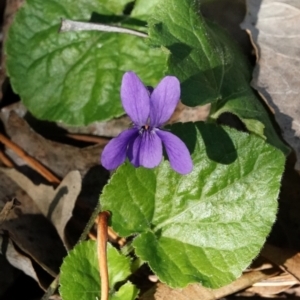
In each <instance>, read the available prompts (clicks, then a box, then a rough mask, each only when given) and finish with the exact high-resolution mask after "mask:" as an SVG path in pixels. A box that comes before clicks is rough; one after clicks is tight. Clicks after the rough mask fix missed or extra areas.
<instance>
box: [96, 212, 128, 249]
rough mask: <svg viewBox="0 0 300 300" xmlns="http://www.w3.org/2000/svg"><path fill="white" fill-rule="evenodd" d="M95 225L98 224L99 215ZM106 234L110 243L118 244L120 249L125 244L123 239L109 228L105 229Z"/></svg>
mask: <svg viewBox="0 0 300 300" xmlns="http://www.w3.org/2000/svg"><path fill="white" fill-rule="evenodd" d="M95 223H96V224H98V223H99V215H98V216H97V218H96V219H95ZM107 234H108V239H109V240H110V241H111V242H113V243H116V244H118V245H119V246H120V247H123V246H124V245H125V244H126V242H127V241H126V239H125V238H123V237H120V236H118V234H117V233H116V232H115V231H114V230H113V229H112V228H111V227H109V226H108V227H107Z"/></svg>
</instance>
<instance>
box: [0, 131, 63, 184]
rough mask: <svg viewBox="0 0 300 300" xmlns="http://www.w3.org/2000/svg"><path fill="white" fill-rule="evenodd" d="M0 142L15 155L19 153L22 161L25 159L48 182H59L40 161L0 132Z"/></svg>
mask: <svg viewBox="0 0 300 300" xmlns="http://www.w3.org/2000/svg"><path fill="white" fill-rule="evenodd" d="M0 142H2V143H3V144H4V145H5V146H6V147H8V148H10V149H11V150H12V151H14V152H15V153H16V154H17V155H19V156H20V157H21V158H22V159H23V160H24V161H26V162H27V163H28V164H29V165H30V166H31V167H32V168H33V169H34V170H36V171H37V172H38V173H40V174H41V175H42V176H43V177H45V178H46V179H47V180H48V181H49V182H51V183H56V184H59V183H60V180H59V179H58V178H57V177H56V176H54V175H53V174H52V173H51V172H50V171H49V170H48V169H46V168H45V167H44V166H43V165H42V164H41V163H39V162H38V161H37V160H35V159H34V158H32V157H31V156H29V155H28V154H27V153H26V152H25V151H24V150H23V149H22V148H20V147H19V146H18V145H16V144H15V143H13V142H12V141H11V140H10V139H8V138H7V137H6V136H5V135H3V134H2V133H0Z"/></svg>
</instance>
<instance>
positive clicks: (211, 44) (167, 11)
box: [149, 0, 289, 154]
mask: <svg viewBox="0 0 300 300" xmlns="http://www.w3.org/2000/svg"><path fill="white" fill-rule="evenodd" d="M200 2H201V1H200ZM198 4H199V3H198V2H197V1H194V0H182V1H177V0H165V1H160V2H159V4H158V5H156V6H155V7H154V8H153V9H154V12H153V15H152V18H150V19H149V35H150V41H151V43H152V44H153V45H154V46H157V47H160V46H164V47H166V48H167V49H168V50H169V51H170V55H169V59H168V70H167V73H169V74H172V75H175V76H176V77H178V78H179V79H180V82H181V100H182V102H183V103H184V104H186V105H188V106H196V105H203V104H206V103H212V108H211V117H212V118H215V119H216V118H217V117H218V116H219V115H220V114H221V113H223V112H231V113H233V114H235V115H237V116H238V117H239V118H240V119H241V120H242V121H243V122H244V124H245V125H246V127H247V129H248V130H249V131H251V132H253V133H255V134H257V135H259V136H261V137H262V138H265V137H266V138H267V141H268V142H269V143H270V144H272V145H274V146H275V147H277V148H279V149H281V150H282V151H283V152H284V153H285V154H287V153H288V152H289V149H288V147H287V146H286V145H285V144H284V143H283V142H282V141H281V140H280V139H279V137H278V135H277V134H276V132H275V130H274V128H273V126H272V124H271V122H270V119H269V117H268V114H267V112H266V111H265V109H264V107H263V105H262V104H261V103H260V101H259V99H258V98H257V97H256V95H255V94H254V92H253V91H252V89H251V87H250V81H251V68H250V67H249V65H248V64H247V63H246V60H245V58H244V57H243V55H242V54H241V52H240V50H239V49H238V47H237V45H236V44H235V43H234V42H233V41H232V40H231V39H230V38H229V37H228V36H227V34H226V33H225V32H224V31H222V30H221V29H220V28H219V27H218V26H217V25H216V24H213V23H211V22H208V21H207V20H205V19H204V17H203V16H202V15H201V13H200V12H199V7H198Z"/></svg>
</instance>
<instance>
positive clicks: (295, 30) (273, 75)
mask: <svg viewBox="0 0 300 300" xmlns="http://www.w3.org/2000/svg"><path fill="white" fill-rule="evenodd" d="M247 6H248V13H247V16H246V18H245V20H244V22H243V24H242V28H244V29H246V30H247V31H248V32H249V33H250V35H251V39H252V41H253V43H254V46H255V48H256V49H257V55H258V62H257V66H256V67H255V70H254V73H253V81H252V85H253V87H254V88H255V89H257V91H258V92H259V93H260V94H261V95H262V96H263V98H264V99H265V100H266V101H267V103H268V105H269V106H270V107H271V108H272V109H273V111H274V113H275V118H276V120H277V122H278V123H279V125H280V127H281V130H282V132H283V137H284V139H285V140H286V142H288V143H289V144H290V145H291V147H292V148H293V149H294V150H295V152H296V155H297V162H296V165H295V168H296V170H300V122H299V116H300V101H299V97H300V76H299V73H300V51H299V37H300V34H299V28H300V1H299V0H261V1H257V0H247Z"/></svg>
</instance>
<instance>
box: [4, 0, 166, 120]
mask: <svg viewBox="0 0 300 300" xmlns="http://www.w3.org/2000/svg"><path fill="white" fill-rule="evenodd" d="M128 2H129V1H125V0H123V1H116V0H115V1H108V0H79V1H76V5H75V4H74V2H72V1H70V0H47V1H44V0H28V1H26V2H25V3H24V5H23V7H22V8H21V9H20V10H19V11H18V12H17V14H16V16H15V20H14V23H13V25H12V26H11V28H10V30H9V33H8V38H7V41H6V54H7V71H8V74H9V76H10V79H11V83H12V86H13V89H14V91H15V92H16V93H18V94H20V96H21V98H22V100H23V102H24V104H25V106H26V107H27V108H28V109H29V111H31V112H32V113H33V114H34V115H35V116H36V117H37V118H40V119H46V120H50V121H62V122H65V123H68V124H73V125H86V124H88V123H91V122H94V121H99V120H106V119H110V118H113V117H116V116H120V115H122V114H123V113H124V111H123V109H122V105H121V101H120V84H121V78H122V75H123V74H124V72H125V71H129V70H132V71H135V72H136V73H137V74H138V75H139V76H140V77H141V78H142V80H143V81H144V82H145V84H147V85H156V84H157V83H158V81H159V80H160V79H161V78H162V77H163V71H164V69H165V63H166V56H165V54H164V53H163V52H162V51H161V50H159V49H150V48H149V46H148V44H147V43H146V42H145V39H144V38H141V37H136V36H132V35H128V34H118V33H107V32H106V33H105V32H99V31H81V32H62V33H58V29H59V27H60V22H61V19H62V18H66V19H72V20H79V21H86V22H88V21H89V20H90V19H91V18H92V19H95V22H100V23H108V24H114V25H115V24H116V25H119V26H122V24H123V22H126V24H127V23H128V24H129V23H134V21H132V22H131V21H130V20H131V19H130V18H128V16H127V17H124V16H123V15H121V13H122V10H123V9H124V6H125V4H126V3H128ZM116 14H119V15H116ZM132 26H133V25H132ZM149 66H151V67H149Z"/></svg>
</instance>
